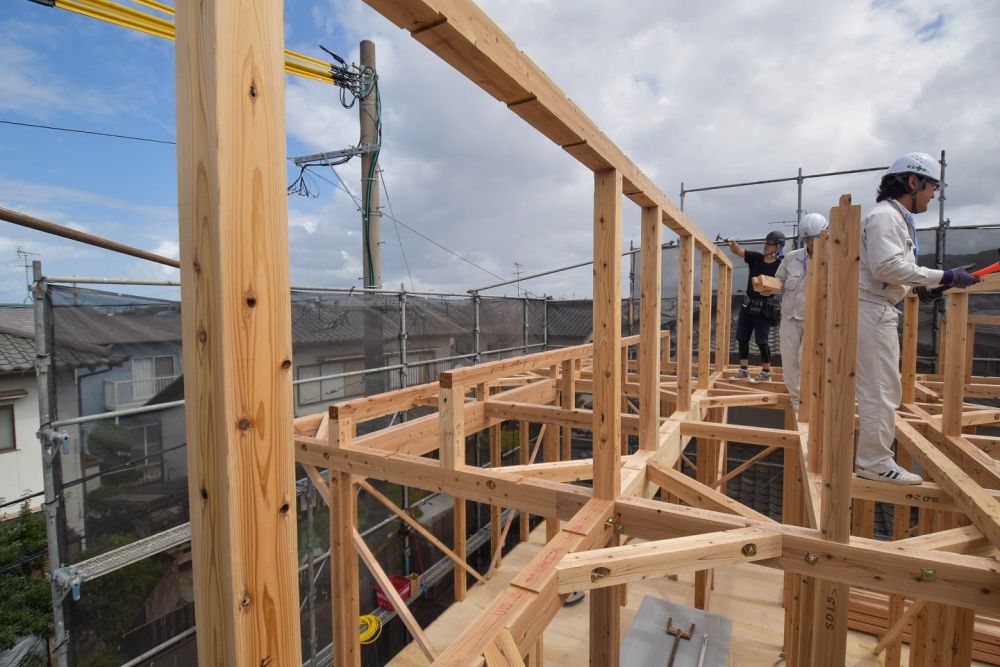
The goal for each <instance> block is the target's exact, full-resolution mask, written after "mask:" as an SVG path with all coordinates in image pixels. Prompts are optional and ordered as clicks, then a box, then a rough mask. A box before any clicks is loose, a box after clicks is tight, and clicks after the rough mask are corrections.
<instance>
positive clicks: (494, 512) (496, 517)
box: [489, 423, 513, 567]
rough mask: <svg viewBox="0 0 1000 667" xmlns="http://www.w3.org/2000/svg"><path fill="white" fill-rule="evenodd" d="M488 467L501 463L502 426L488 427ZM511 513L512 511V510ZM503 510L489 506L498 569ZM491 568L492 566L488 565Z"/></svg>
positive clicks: (491, 541)
mask: <svg viewBox="0 0 1000 667" xmlns="http://www.w3.org/2000/svg"><path fill="white" fill-rule="evenodd" d="M489 430H490V465H491V466H493V467H494V468H499V467H500V466H501V465H502V464H503V461H501V457H500V445H501V440H502V436H503V424H502V423H500V424H494V425H493V426H490V429H489ZM512 511H513V510H512ZM502 517H503V508H502V507H500V506H499V505H490V553H493V554H500V555H499V556H498V557H497V559H496V567H500V562H501V558H502V556H503V549H501V548H500V539H501V536H500V533H501V530H502V528H503V527H502V526H501V525H500V524H501V523H502ZM490 567H493V564H491V565H490Z"/></svg>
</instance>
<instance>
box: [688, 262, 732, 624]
mask: <svg viewBox="0 0 1000 667" xmlns="http://www.w3.org/2000/svg"><path fill="white" fill-rule="evenodd" d="M702 257H704V254H703V255H702ZM704 268H705V265H704V263H702V270H704ZM704 284H705V283H704V281H702V285H704ZM704 312H705V309H704V305H703V306H702V315H703V316H704ZM702 334H704V331H702ZM704 340H705V339H704V335H703V336H702V342H704ZM698 360H699V361H701V355H700V353H699V357H698ZM699 366H700V364H699ZM699 372H701V371H699ZM725 412H726V408H709V409H708V410H707V411H706V414H705V421H708V422H712V423H715V424H718V423H721V422H722V421H724V416H723V415H724V414H725ZM722 444H723V443H722V441H720V440H709V439H708V438H703V437H701V436H699V437H698V444H697V445H696V447H697V450H696V451H697V456H698V469H697V472H696V473H695V476H696V477H697V479H698V481H699V482H701V483H702V484H704V485H705V486H708V487H712V486H714V485H715V482H716V481H718V479H719V466H720V463H721V460H720V448H721V447H722ZM719 491H721V492H722V493H723V494H724V493H725V492H726V490H725V489H719ZM714 580H715V570H711V569H709V570H698V571H697V572H695V573H694V606H695V607H697V608H698V609H706V610H707V609H708V603H709V599H710V597H711V592H712V587H713V582H714Z"/></svg>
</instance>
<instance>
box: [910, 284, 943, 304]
mask: <svg viewBox="0 0 1000 667" xmlns="http://www.w3.org/2000/svg"><path fill="white" fill-rule="evenodd" d="M913 293H914V294H916V295H917V298H918V299H920V303H934V302H935V301H937V300H938V299H940V298H941V292H938V291H936V290H933V289H930V288H928V287H923V286H921V287H917V288H914V290H913Z"/></svg>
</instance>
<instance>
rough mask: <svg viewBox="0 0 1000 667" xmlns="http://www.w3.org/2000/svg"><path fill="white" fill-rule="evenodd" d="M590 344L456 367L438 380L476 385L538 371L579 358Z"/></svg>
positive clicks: (446, 383)
mask: <svg viewBox="0 0 1000 667" xmlns="http://www.w3.org/2000/svg"><path fill="white" fill-rule="evenodd" d="M590 348H591V346H590V345H574V346H573V347H564V348H561V349H557V350H549V351H547V352H537V353H535V354H526V355H524V356H521V357H513V358H511V359H498V360H497V361H489V362H486V363H483V364H477V365H475V366H466V367H465V368H456V369H455V370H451V371H444V372H443V373H441V377H440V378H438V382H440V383H441V388H442V389H447V388H452V387H455V388H458V387H474V386H475V385H477V384H479V383H481V382H486V381H488V380H493V379H495V378H498V377H506V376H508V375H513V374H515V373H525V372H528V371H536V370H538V369H540V368H549V367H551V366H553V365H559V364H561V363H562V362H564V361H567V360H570V359H579V358H581V357H584V356H586V355H587V354H588V353H589V352H590Z"/></svg>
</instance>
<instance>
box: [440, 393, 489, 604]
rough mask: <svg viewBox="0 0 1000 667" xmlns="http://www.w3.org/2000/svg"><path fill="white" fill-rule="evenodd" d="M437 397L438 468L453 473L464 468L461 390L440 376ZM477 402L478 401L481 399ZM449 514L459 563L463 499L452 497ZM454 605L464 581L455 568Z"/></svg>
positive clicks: (463, 538) (460, 596)
mask: <svg viewBox="0 0 1000 667" xmlns="http://www.w3.org/2000/svg"><path fill="white" fill-rule="evenodd" d="M440 382H441V393H440V397H439V399H438V415H439V417H438V419H439V420H440V438H441V444H440V452H439V455H440V457H441V466H442V467H444V468H448V469H450V470H455V469H457V468H459V467H461V466H464V465H465V422H464V419H463V416H464V414H465V389H464V388H463V387H461V386H458V387H453V386H452V385H451V378H450V377H448V375H447V374H444V375H442V376H441V380H440ZM477 398H480V400H482V399H483V398H485V397H479V396H478V395H477ZM453 503H454V504H453V506H452V513H451V520H452V521H451V525H452V540H453V543H454V551H455V553H456V554H457V555H458V557H459V558H461V559H462V560H463V561H464V560H467V559H468V550H467V545H466V523H467V519H466V517H467V514H466V503H465V498H460V497H454V500H453ZM454 587H455V602H461V601H462V600H464V599H465V593H466V589H467V587H468V579H467V577H466V574H465V571H464V570H462V569H461V568H458V567H456V568H455V572H454Z"/></svg>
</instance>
